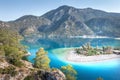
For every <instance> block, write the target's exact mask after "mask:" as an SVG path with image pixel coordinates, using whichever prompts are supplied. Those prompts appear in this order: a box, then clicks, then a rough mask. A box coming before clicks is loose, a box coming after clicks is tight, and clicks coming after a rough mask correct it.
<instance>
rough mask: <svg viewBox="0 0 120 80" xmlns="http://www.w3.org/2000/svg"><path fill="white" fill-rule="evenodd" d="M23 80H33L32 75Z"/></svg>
mask: <svg viewBox="0 0 120 80" xmlns="http://www.w3.org/2000/svg"><path fill="white" fill-rule="evenodd" d="M24 80H35V79H34V77H33V76H32V75H28V76H26V77H25V78H24Z"/></svg>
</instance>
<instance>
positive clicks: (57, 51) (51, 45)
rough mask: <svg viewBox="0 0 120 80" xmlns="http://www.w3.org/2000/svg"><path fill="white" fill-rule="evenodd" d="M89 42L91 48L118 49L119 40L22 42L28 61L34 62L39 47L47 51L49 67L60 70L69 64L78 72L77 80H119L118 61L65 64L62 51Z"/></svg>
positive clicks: (119, 69)
mask: <svg viewBox="0 0 120 80" xmlns="http://www.w3.org/2000/svg"><path fill="white" fill-rule="evenodd" d="M88 42H90V43H91V45H92V46H93V47H102V46H112V47H115V48H120V40H119V39H114V38H69V39H68V38H64V39H61V38H60V39H59V38H57V39H38V40H37V41H36V42H34V43H30V42H27V41H23V42H22V44H24V45H27V46H28V47H29V48H28V51H29V52H30V53H31V55H30V56H29V57H28V59H29V61H31V62H34V61H33V59H34V57H35V53H36V52H37V50H38V49H39V48H40V47H44V48H45V50H47V51H48V56H49V58H50V59H51V62H50V66H51V67H54V68H60V67H61V66H63V65H67V64H71V65H72V66H73V67H74V68H75V70H76V71H77V72H78V75H77V80H96V78H98V77H102V78H104V80H120V77H119V75H120V59H112V60H106V61H101V62H97V63H75V62H67V61H65V60H64V59H62V58H63V56H64V55H65V54H64V51H65V50H67V49H69V48H75V47H80V46H82V45H83V44H85V43H88Z"/></svg>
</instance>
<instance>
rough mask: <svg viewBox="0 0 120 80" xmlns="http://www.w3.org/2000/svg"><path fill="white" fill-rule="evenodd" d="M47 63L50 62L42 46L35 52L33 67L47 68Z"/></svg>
mask: <svg viewBox="0 0 120 80" xmlns="http://www.w3.org/2000/svg"><path fill="white" fill-rule="evenodd" d="M49 63H50V59H49V57H48V56H47V52H46V51H45V50H44V48H40V49H39V50H38V52H37V53H36V57H35V62H34V65H35V67H36V68H40V69H45V70H47V69H49V68H50V67H49Z"/></svg>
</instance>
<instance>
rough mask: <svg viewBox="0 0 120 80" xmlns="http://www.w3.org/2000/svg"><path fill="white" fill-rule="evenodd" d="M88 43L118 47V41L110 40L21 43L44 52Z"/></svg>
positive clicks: (59, 39) (119, 44) (60, 40)
mask: <svg viewBox="0 0 120 80" xmlns="http://www.w3.org/2000/svg"><path fill="white" fill-rule="evenodd" d="M88 42H90V43H91V45H92V46H93V47H96V46H98V47H102V46H112V47H120V40H116V39H112V38H69V39H68V38H64V39H61V38H57V39H48V38H47V39H38V40H37V41H36V42H34V41H33V42H27V41H23V42H22V43H23V44H26V45H28V46H29V47H30V48H38V47H44V48H45V49H46V50H51V49H56V48H65V47H68V48H69V47H80V46H82V45H83V44H86V43H88Z"/></svg>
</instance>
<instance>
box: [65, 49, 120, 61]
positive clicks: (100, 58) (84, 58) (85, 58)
mask: <svg viewBox="0 0 120 80" xmlns="http://www.w3.org/2000/svg"><path fill="white" fill-rule="evenodd" d="M117 58H120V55H117V54H105V55H94V56H85V55H77V54H75V51H72V50H71V51H69V52H68V53H67V55H66V56H65V60H66V61H70V62H101V61H105V60H111V59H117Z"/></svg>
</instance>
